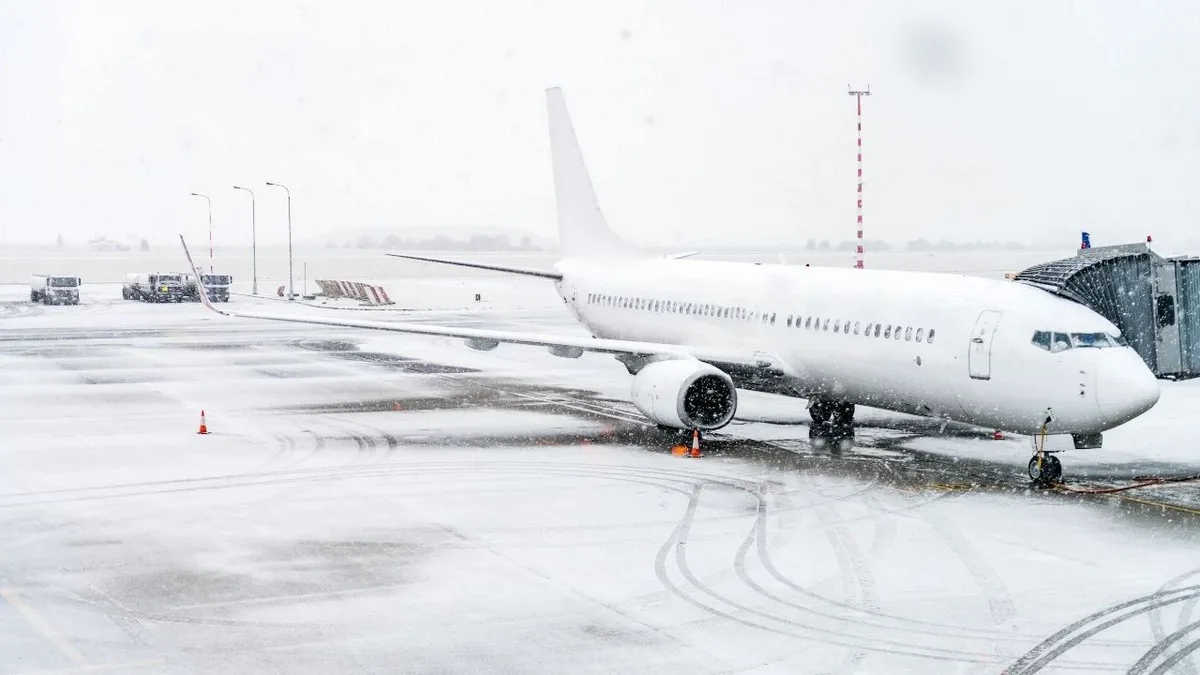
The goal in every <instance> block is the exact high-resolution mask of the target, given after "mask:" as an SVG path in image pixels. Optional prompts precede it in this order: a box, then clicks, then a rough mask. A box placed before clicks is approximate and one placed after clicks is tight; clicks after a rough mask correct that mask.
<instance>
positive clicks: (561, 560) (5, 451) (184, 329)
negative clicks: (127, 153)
mask: <svg viewBox="0 0 1200 675" xmlns="http://www.w3.org/2000/svg"><path fill="white" fill-rule="evenodd" d="M116 288H117V287H115V286H111V287H105V286H104V285H93V286H88V287H86V288H85V294H84V303H85V304H83V305H81V306H79V307H39V306H33V305H29V304H28V303H26V302H21V301H20V300H21V298H20V297H19V294H18V296H17V297H9V296H8V295H4V297H2V298H0V672H5V673H10V672H11V673H28V672H44V671H52V672H60V671H61V672H105V671H108V672H166V673H225V672H287V673H327V672H521V673H526V672H540V673H561V672H596V673H601V672H603V673H609V672H648V671H653V672H669V673H673V672H678V673H685V672H686V673H730V672H739V673H996V672H1001V671H1002V670H1004V669H1005V668H1008V667H1010V666H1012V668H1011V672H1013V673H1032V672H1044V673H1058V672H1126V671H1128V670H1129V669H1130V667H1131V666H1133V665H1134V664H1135V663H1137V662H1138V661H1139V659H1143V658H1145V659H1146V662H1145V665H1146V668H1144V669H1143V670H1142V671H1140V672H1152V671H1153V672H1168V670H1167V669H1168V668H1169V667H1174V668H1176V671H1175V672H1192V671H1190V670H1186V669H1184V668H1185V666H1190V665H1191V664H1190V661H1188V660H1186V659H1184V660H1182V661H1180V662H1179V663H1176V664H1175V665H1174V666H1166V665H1165V664H1167V663H1168V662H1169V661H1170V660H1171V659H1172V658H1173V655H1174V654H1177V653H1180V652H1181V651H1183V650H1185V649H1187V648H1189V647H1195V646H1196V645H1197V644H1200V643H1197V642H1195V640H1196V638H1197V636H1196V635H1195V634H1194V633H1191V632H1188V631H1187V630H1184V631H1183V632H1181V633H1179V634H1178V636H1177V639H1176V637H1173V636H1172V634H1173V633H1175V631H1177V630H1180V629H1183V628H1185V627H1190V626H1193V625H1194V624H1193V621H1194V620H1193V618H1192V614H1193V610H1194V607H1195V605H1196V601H1197V599H1200V593H1198V591H1197V589H1196V588H1195V583H1196V581H1195V579H1196V578H1197V577H1200V564H1198V563H1197V560H1200V555H1198V554H1200V546H1198V545H1197V539H1196V520H1195V519H1196V516H1195V515H1193V514H1191V513H1189V512H1187V511H1181V510H1177V509H1165V508H1159V507H1153V508H1151V507H1144V505H1141V504H1131V503H1129V502H1127V501H1124V500H1118V499H1109V498H1103V499H1086V500H1081V499H1077V498H1074V497H1072V496H1070V495H1065V494H1060V493H1055V492H1041V491H1034V490H1028V489H1027V488H1026V487H1025V482H1024V481H1022V480H1021V477H1020V471H1021V469H1022V468H1023V465H1024V463H1025V461H1026V459H1027V457H1028V450H1027V444H1028V439H1021V438H1018V439H1012V440H1009V441H999V442H997V441H992V440H989V439H987V435H986V433H985V432H982V431H979V430H967V429H958V428H955V429H951V430H949V431H948V433H946V434H944V435H940V434H938V433H937V429H936V426H935V425H931V423H930V422H929V421H927V420H914V419H912V418H905V417H901V416H895V415H889V414H887V413H882V412H878V411H864V413H863V415H862V420H863V421H864V422H865V424H866V426H865V428H864V429H863V431H862V432H861V433H860V440H861V442H862V444H863V446H864V447H863V448H861V449H860V450H858V451H855V452H850V453H846V454H845V455H844V456H842V457H832V456H830V455H829V454H828V453H819V452H816V451H813V450H812V449H811V448H809V447H808V446H807V443H806V441H805V440H804V439H805V438H806V436H807V433H806V429H805V427H804V426H802V425H800V426H797V425H796V424H794V423H796V422H803V421H804V414H803V402H802V401H794V400H787V399H780V398H776V397H769V396H761V395H752V394H747V395H745V396H744V397H743V398H742V402H743V405H744V408H743V410H742V412H741V415H740V418H741V419H740V420H739V421H738V422H737V423H735V424H733V425H731V426H730V427H729V428H727V429H726V430H725V431H724V433H722V434H714V435H712V436H711V437H710V438H709V440H708V441H707V443H708V445H707V446H706V447H707V456H706V457H705V458H704V459H701V460H687V459H678V458H673V457H671V456H670V455H669V454H668V453H667V452H666V451H665V448H666V447H667V446H668V445H669V444H670V442H672V441H671V439H670V438H668V437H664V436H663V435H662V434H661V433H659V432H657V431H655V430H654V429H652V428H648V426H647V425H646V424H645V422H644V420H641V419H640V418H638V417H637V416H636V414H635V413H634V412H633V411H632V407H631V406H630V405H629V404H628V402H627V401H628V387H629V377H628V375H627V374H626V373H625V371H624V369H623V368H622V367H621V366H620V365H619V364H617V363H616V362H615V361H613V360H612V359H611V358H606V357H601V356H595V355H588V356H585V357H583V358H580V359H577V360H567V359H558V358H555V357H552V356H550V355H549V354H547V353H546V352H545V351H544V350H539V349H534V348H525V347H501V348H500V349H497V350H495V351H493V352H486V353H481V352H476V351H472V350H469V349H467V348H465V347H464V346H463V345H461V344H460V343H457V342H456V341H452V340H440V339H431V338H421V337H404V336H395V335H380V334H378V333H360V332H355V331H351V330H344V329H326V328H320V327H312V326H296V325H285V324H275V323H268V322H254V321H249V320H238V319H224V318H221V317H217V316H215V315H212V314H210V313H207V312H205V311H204V310H203V308H201V307H199V306H197V305H190V304H189V305H145V304H141V303H136V302H124V301H122V300H120V299H119V291H118V295H117V296H116V297H115V298H114V297H113V295H112V292H111V291H113V290H114V289H116ZM430 288H432V287H430ZM458 288H459V287H456V286H455V285H453V284H450V283H447V284H446V286H445V287H444V289H450V290H448V291H446V292H447V293H448V294H449V295H450V296H452V297H450V298H449V299H447V298H444V297H442V302H441V306H442V308H443V309H442V310H441V311H436V312H422V313H404V312H393V313H391V314H388V315H386V316H387V317H388V318H391V319H395V320H410V321H426V322H434V321H437V322H453V323H457V324H460V325H494V326H497V327H502V328H508V329H514V330H542V331H547V332H549V331H559V330H564V331H565V330H578V328H577V327H571V326H570V324H569V318H568V317H567V316H566V314H565V312H564V311H563V310H562V309H561V307H560V306H559V305H556V304H554V303H553V297H552V295H551V298H550V300H547V301H545V302H544V303H543V302H542V301H541V300H535V301H533V302H531V303H529V304H528V305H527V304H525V303H523V302H522V300H523V299H524V296H525V293H524V292H523V291H520V290H518V289H511V290H509V291H508V293H509V296H506V297H503V298H498V299H497V300H496V302H497V305H496V306H494V307H491V308H488V309H476V308H472V307H470V306H469V304H464V305H462V306H456V304H457V301H458V299H459V298H458V297H457V296H456V295H455V293H457V292H458V290H457V289H458ZM18 290H20V289H18ZM497 292H498V293H502V292H504V291H503V289H499V290H497ZM535 292H536V291H531V292H530V295H529V297H534V296H533V295H532V294H533V293H535ZM4 293H5V294H9V293H11V291H10V290H5V291H4ZM427 295H428V296H430V297H431V299H432V300H437V299H438V297H440V296H437V293H436V292H435V291H429V292H428V293H427ZM514 295H515V296H520V297H511V296H514ZM435 296H436V297H435ZM538 297H542V296H538ZM234 302H235V303H237V304H241V305H242V306H250V305H252V304H262V305H267V303H268V301H266V300H257V301H253V300H249V299H245V298H238V299H235V301H234ZM431 304H436V303H433V302H431ZM277 305H278V303H273V304H270V306H271V307H276V306H277ZM285 309H286V311H296V312H313V311H318V310H317V309H314V308H295V307H286V308H285ZM1198 392H1200V388H1197V386H1196V385H1195V384H1193V383H1180V384H1173V383H1168V384H1166V385H1165V387H1164V395H1163V400H1162V403H1160V404H1159V406H1158V407H1156V408H1155V409H1154V410H1152V411H1151V412H1150V413H1149V414H1147V415H1146V416H1145V417H1143V418H1140V419H1139V420H1137V421H1135V422H1134V423H1131V424H1130V425H1128V427H1125V428H1122V429H1119V430H1116V431H1115V432H1112V433H1110V434H1108V438H1107V439H1106V447H1105V449H1104V450H1100V451H1086V452H1085V451H1078V452H1075V451H1073V452H1071V453H1068V454H1066V455H1065V456H1064V462H1065V464H1066V468H1067V471H1068V472H1073V471H1077V470H1093V469H1094V470H1096V471H1100V472H1103V471H1108V472H1109V473H1110V474H1113V475H1115V474H1114V473H1113V472H1119V471H1128V472H1134V473H1136V472H1141V471H1144V470H1146V469H1147V468H1148V467H1149V468H1163V467H1167V468H1170V469H1171V470H1180V471H1182V470H1191V471H1193V472H1194V471H1196V470H1197V469H1198V468H1200V461H1197V460H1195V459H1193V458H1192V452H1193V448H1195V447H1197V446H1196V444H1194V443H1192V440H1193V439H1194V437H1195V435H1196V434H1197V433H1198V432H1197V427H1196V425H1195V423H1194V422H1193V421H1192V420H1191V419H1190V417H1189V415H1190V414H1191V411H1193V410H1195V409H1196V405H1195V404H1196V397H1197V393H1198ZM201 409H204V410H205V411H206V412H207V421H208V424H209V426H210V429H211V431H212V432H213V433H211V434H210V435H207V436H201V435H198V434H197V433H196V429H197V424H198V422H199V411H200V410H201ZM1106 475H1109V474H1106ZM972 486H974V487H972ZM1122 603H1132V604H1128V605H1126V606H1125V609H1121V610H1115V609H1114V608H1116V607H1118V606H1120V605H1121V604H1122ZM1089 616H1091V617H1092V618H1091V620H1090V621H1089V622H1085V623H1083V624H1080V625H1079V626H1078V627H1075V628H1072V629H1071V630H1069V631H1068V632H1062V631H1063V629H1064V628H1066V627H1068V626H1069V625H1071V624H1072V623H1073V622H1076V621H1077V620H1080V619H1083V618H1085V617H1089ZM1108 622H1111V625H1106V624H1107V623H1108ZM1156 645H1157V646H1159V647H1163V649H1162V651H1161V653H1159V652H1156V651H1155V649H1156ZM1154 668H1159V670H1157V671H1155V670H1154Z"/></svg>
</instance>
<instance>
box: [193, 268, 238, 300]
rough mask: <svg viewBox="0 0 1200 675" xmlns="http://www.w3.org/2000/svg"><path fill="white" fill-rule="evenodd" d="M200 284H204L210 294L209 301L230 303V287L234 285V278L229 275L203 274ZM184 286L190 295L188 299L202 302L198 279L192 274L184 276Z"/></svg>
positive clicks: (201, 274)
mask: <svg viewBox="0 0 1200 675" xmlns="http://www.w3.org/2000/svg"><path fill="white" fill-rule="evenodd" d="M200 283H202V284H204V291H205V292H206V293H208V299H209V300H211V301H213V302H229V285H230V284H232V283H233V277H231V276H229V275H228V274H204V273H203V272H201V273H200ZM183 285H184V288H185V290H186V291H187V293H188V299H189V300H192V301H194V302H200V291H199V289H198V288H197V286H196V277H195V276H193V275H191V274H186V275H184V282H183Z"/></svg>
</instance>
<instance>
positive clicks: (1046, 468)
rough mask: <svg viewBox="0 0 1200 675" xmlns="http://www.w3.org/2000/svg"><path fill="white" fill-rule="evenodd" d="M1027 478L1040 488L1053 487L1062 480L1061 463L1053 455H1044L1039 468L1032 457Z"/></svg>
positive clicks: (1035, 458) (1034, 457) (1036, 461)
mask: <svg viewBox="0 0 1200 675" xmlns="http://www.w3.org/2000/svg"><path fill="white" fill-rule="evenodd" d="M1029 478H1030V480H1032V481H1033V482H1034V483H1037V484H1038V485H1041V486H1049V485H1053V484H1054V483H1057V482H1058V481H1059V479H1061V478H1062V462H1060V461H1058V458H1057V457H1055V456H1054V455H1046V456H1045V457H1044V458H1043V459H1042V465H1041V466H1040V467H1039V466H1038V458H1037V456H1036V455H1034V456H1033V457H1031V458H1030V460H1029Z"/></svg>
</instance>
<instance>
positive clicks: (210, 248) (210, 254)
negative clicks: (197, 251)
mask: <svg viewBox="0 0 1200 675" xmlns="http://www.w3.org/2000/svg"><path fill="white" fill-rule="evenodd" d="M192 196H193V197H204V200H205V201H206V202H208V273H209V274H212V273H213V240H212V200H211V199H209V198H208V195H202V194H200V193H199V192H193V193H192ZM196 283H200V280H199V279H197V280H196Z"/></svg>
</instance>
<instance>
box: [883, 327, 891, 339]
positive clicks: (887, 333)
mask: <svg viewBox="0 0 1200 675" xmlns="http://www.w3.org/2000/svg"><path fill="white" fill-rule="evenodd" d="M891 337H892V327H891V326H888V327H887V328H884V329H883V339H884V340H890V339H891Z"/></svg>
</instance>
